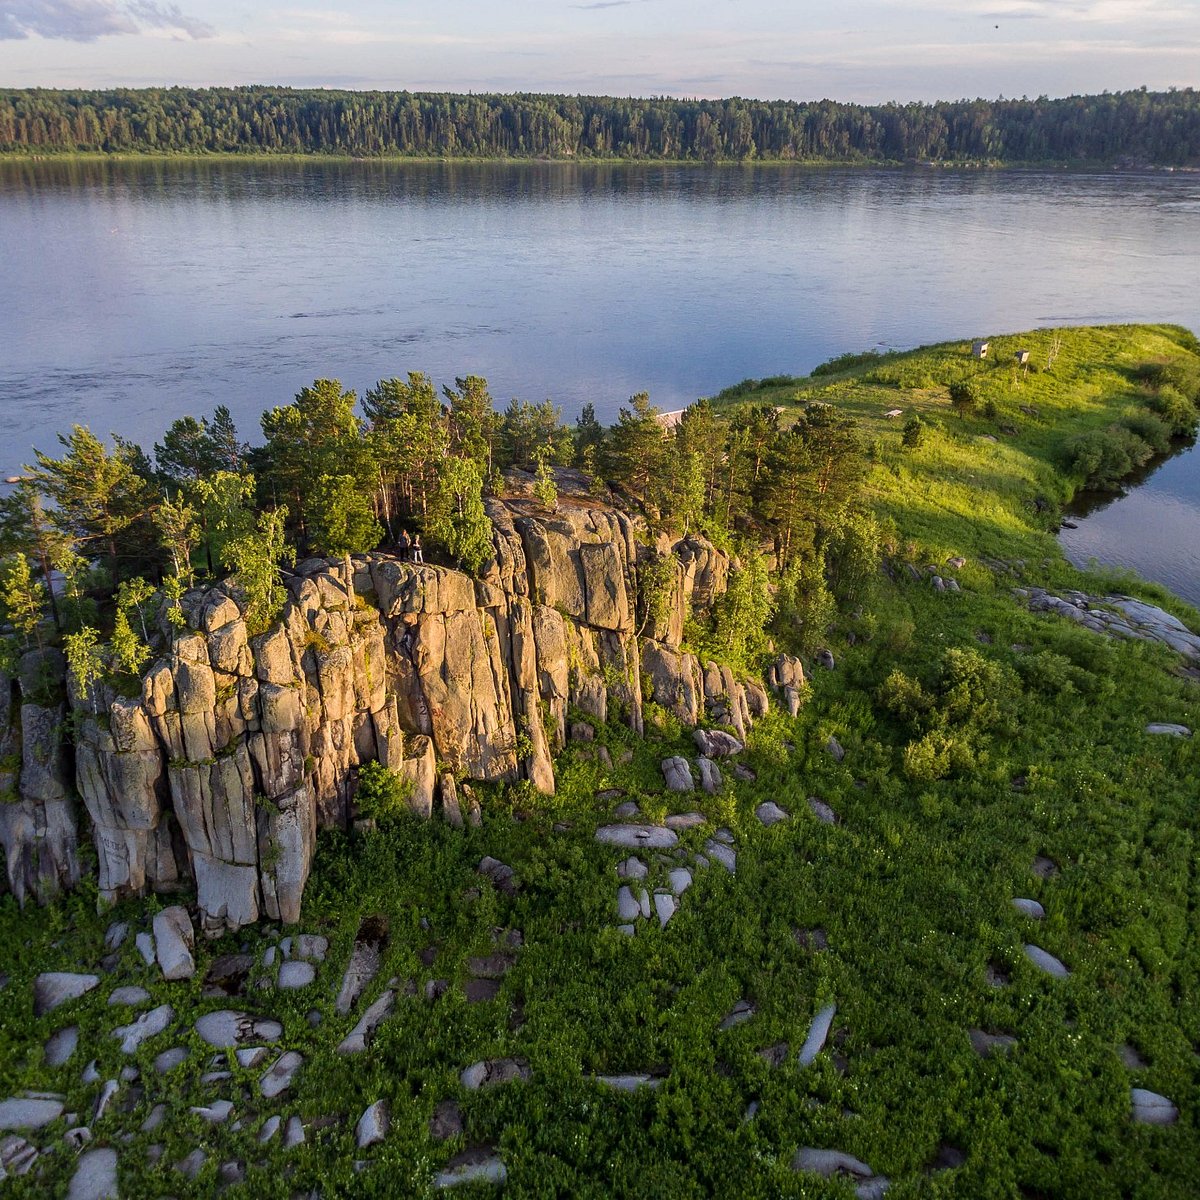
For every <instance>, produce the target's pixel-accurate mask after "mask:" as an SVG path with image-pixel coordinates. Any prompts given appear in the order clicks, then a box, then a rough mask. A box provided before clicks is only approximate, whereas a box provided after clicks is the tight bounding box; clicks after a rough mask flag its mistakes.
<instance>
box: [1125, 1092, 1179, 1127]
mask: <svg viewBox="0 0 1200 1200" xmlns="http://www.w3.org/2000/svg"><path fill="white" fill-rule="evenodd" d="M1129 1097H1130V1101H1131V1103H1132V1104H1133V1119H1134V1120H1135V1121H1137V1122H1138V1123H1139V1124H1142V1125H1174V1124H1175V1122H1176V1121H1178V1120H1179V1109H1178V1108H1176V1107H1175V1105H1174V1104H1173V1103H1172V1102H1171V1101H1170V1100H1168V1099H1167V1098H1166V1096H1160V1095H1159V1094H1158V1093H1157V1092H1150V1091H1147V1090H1146V1089H1145V1088H1130V1089H1129Z"/></svg>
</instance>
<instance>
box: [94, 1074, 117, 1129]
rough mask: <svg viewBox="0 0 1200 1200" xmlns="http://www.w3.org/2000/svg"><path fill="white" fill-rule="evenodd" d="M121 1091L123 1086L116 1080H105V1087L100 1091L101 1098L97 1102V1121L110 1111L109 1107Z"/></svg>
mask: <svg viewBox="0 0 1200 1200" xmlns="http://www.w3.org/2000/svg"><path fill="white" fill-rule="evenodd" d="M120 1090H121V1085H120V1084H119V1083H118V1082H117V1081H116V1080H115V1079H108V1080H105V1083H104V1087H103V1088H101V1089H100V1097H99V1099H98V1100H97V1101H96V1112H95V1118H96V1120H97V1121H99V1120H100V1118H101V1117H103V1116H104V1114H105V1113H106V1112H107V1111H108V1106H109V1105H110V1104H111V1103H112V1102H113V1100H114V1099H115V1098H116V1095H117V1093H118V1092H119V1091H120Z"/></svg>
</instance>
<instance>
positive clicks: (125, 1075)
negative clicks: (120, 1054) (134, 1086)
mask: <svg viewBox="0 0 1200 1200" xmlns="http://www.w3.org/2000/svg"><path fill="white" fill-rule="evenodd" d="M141 1077H142V1073H141V1072H140V1071H139V1070H138V1069H137V1067H122V1068H121V1082H122V1083H136V1082H137V1081H138V1080H139V1079H140V1078H141Z"/></svg>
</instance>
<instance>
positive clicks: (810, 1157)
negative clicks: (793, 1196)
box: [792, 1146, 875, 1179]
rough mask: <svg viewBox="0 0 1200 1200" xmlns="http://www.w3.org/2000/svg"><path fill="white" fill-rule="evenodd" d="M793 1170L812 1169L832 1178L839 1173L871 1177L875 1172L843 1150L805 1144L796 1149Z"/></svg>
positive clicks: (861, 1177)
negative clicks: (822, 1148) (819, 1148)
mask: <svg viewBox="0 0 1200 1200" xmlns="http://www.w3.org/2000/svg"><path fill="white" fill-rule="evenodd" d="M792 1170H793V1171H811V1172H812V1173H813V1174H814V1175H823V1176H824V1177H825V1178H826V1179H832V1178H834V1176H837V1175H848V1176H849V1177H850V1178H851V1179H870V1178H871V1177H872V1176H873V1175H874V1174H875V1172H874V1171H872V1170H871V1168H870V1167H869V1166H867V1164H866V1163H865V1162H863V1161H862V1160H861V1159H858V1158H854V1157H853V1156H852V1155H850V1154H844V1153H843V1152H842V1151H841V1150H818V1149H817V1148H815V1147H813V1146H804V1147H802V1148H801V1149H800V1150H797V1151H796V1157H795V1158H793V1159H792Z"/></svg>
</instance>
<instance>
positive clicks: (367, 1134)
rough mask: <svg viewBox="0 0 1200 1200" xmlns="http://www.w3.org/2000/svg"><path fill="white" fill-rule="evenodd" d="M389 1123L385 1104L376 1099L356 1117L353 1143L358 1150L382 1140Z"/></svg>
mask: <svg viewBox="0 0 1200 1200" xmlns="http://www.w3.org/2000/svg"><path fill="white" fill-rule="evenodd" d="M391 1124H392V1121H391V1117H390V1116H389V1115H388V1108H387V1104H386V1103H385V1102H384V1101H383V1100H376V1101H375V1103H374V1104H372V1105H370V1106H369V1107H368V1108H367V1110H366V1111H365V1112H364V1113H363V1115H362V1116H361V1117H359V1118H358V1124H357V1125H356V1126H355V1127H354V1140H355V1144H356V1145H357V1146H358V1148H359V1149H360V1150H365V1149H366V1148H367V1147H368V1146H374V1145H375V1144H376V1143H377V1142H382V1141H383V1139H384V1138H386V1137H387V1134H388V1129H390V1128H391Z"/></svg>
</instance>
